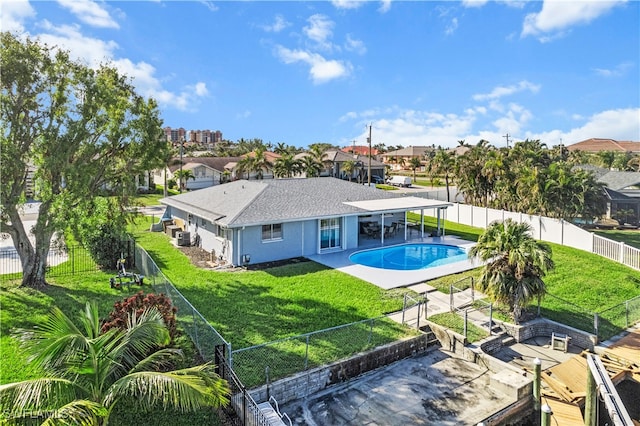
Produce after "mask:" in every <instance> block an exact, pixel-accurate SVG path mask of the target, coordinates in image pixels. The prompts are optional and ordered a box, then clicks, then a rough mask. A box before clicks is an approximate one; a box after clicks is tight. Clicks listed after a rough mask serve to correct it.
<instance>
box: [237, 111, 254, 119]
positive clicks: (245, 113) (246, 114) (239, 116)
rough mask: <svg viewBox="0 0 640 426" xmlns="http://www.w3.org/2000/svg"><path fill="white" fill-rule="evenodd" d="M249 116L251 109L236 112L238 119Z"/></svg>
mask: <svg viewBox="0 0 640 426" xmlns="http://www.w3.org/2000/svg"><path fill="white" fill-rule="evenodd" d="M249 117H251V111H249V110H248V109H247V110H244V111H242V112H240V113H238V114H236V119H238V120H241V119H245V118H249Z"/></svg>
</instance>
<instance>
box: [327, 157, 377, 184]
mask: <svg viewBox="0 0 640 426" xmlns="http://www.w3.org/2000/svg"><path fill="white" fill-rule="evenodd" d="M322 158H323V161H324V163H325V170H323V171H322V172H321V173H320V175H321V176H330V177H334V178H338V179H344V180H353V181H356V182H367V181H368V178H367V176H368V174H367V172H368V170H369V164H371V176H372V177H373V176H380V177H381V178H382V179H384V177H385V169H386V166H385V165H384V163H381V162H380V161H378V160H375V159H373V158H372V159H371V162H369V157H368V156H366V155H358V154H347V153H346V152H342V151H327V152H325V154H324V156H323V157H322ZM347 161H353V162H354V163H355V164H354V166H355V167H354V169H353V171H352V172H351V173H348V172H345V171H344V163H346V162H347ZM371 182H373V179H372V180H371Z"/></svg>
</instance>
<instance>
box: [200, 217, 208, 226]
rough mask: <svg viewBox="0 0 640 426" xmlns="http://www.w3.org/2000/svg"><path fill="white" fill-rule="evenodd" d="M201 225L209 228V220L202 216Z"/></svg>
mask: <svg viewBox="0 0 640 426" xmlns="http://www.w3.org/2000/svg"><path fill="white" fill-rule="evenodd" d="M200 226H201V227H203V228H204V229H207V220H206V219H205V218H200Z"/></svg>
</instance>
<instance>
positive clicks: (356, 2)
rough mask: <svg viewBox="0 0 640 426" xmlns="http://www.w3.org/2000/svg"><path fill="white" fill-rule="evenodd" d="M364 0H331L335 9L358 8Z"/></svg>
mask: <svg viewBox="0 0 640 426" xmlns="http://www.w3.org/2000/svg"><path fill="white" fill-rule="evenodd" d="M365 2H366V0H331V4H333V6H334V7H335V8H336V9H358V8H359V7H360V6H362V5H363V4H365Z"/></svg>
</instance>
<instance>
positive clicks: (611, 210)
mask: <svg viewBox="0 0 640 426" xmlns="http://www.w3.org/2000/svg"><path fill="white" fill-rule="evenodd" d="M598 182H602V183H604V185H605V193H606V195H607V217H608V218H610V219H616V220H618V221H621V222H626V223H631V224H634V225H637V224H638V223H640V172H621V171H615V170H613V171H607V172H606V173H604V174H603V175H601V176H599V177H598Z"/></svg>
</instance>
